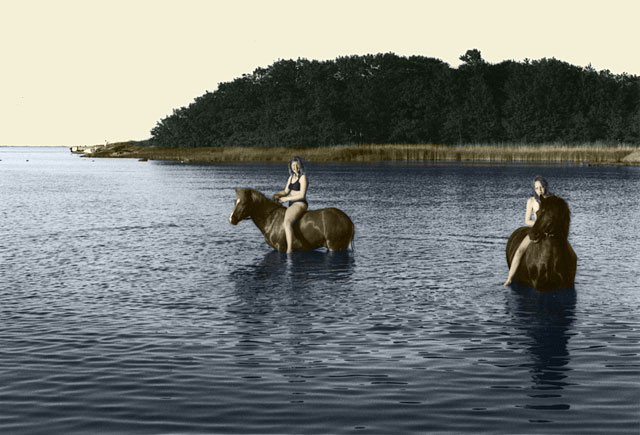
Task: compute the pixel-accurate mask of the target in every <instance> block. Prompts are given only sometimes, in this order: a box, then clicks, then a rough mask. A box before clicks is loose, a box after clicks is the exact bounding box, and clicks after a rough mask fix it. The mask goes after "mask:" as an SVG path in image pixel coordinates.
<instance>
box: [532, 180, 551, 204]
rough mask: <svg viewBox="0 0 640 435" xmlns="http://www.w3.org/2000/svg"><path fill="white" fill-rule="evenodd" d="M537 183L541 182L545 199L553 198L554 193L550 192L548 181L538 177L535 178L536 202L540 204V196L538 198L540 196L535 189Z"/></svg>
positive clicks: (534, 190) (534, 191)
mask: <svg viewBox="0 0 640 435" xmlns="http://www.w3.org/2000/svg"><path fill="white" fill-rule="evenodd" d="M536 181H539V182H540V185H542V188H543V189H544V197H545V198H547V197H549V196H553V193H551V192H549V183H548V182H547V180H545V179H544V177H543V176H542V175H536V176H535V177H534V178H533V186H534V188H533V197H534V198H535V199H536V201H538V202H540V196H538V194H537V193H536V189H535V185H536Z"/></svg>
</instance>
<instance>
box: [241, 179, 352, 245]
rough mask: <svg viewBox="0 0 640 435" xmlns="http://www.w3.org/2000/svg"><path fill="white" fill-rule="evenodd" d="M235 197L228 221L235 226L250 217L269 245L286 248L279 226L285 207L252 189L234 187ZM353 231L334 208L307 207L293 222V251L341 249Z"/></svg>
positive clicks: (349, 240) (347, 217) (283, 235)
mask: <svg viewBox="0 0 640 435" xmlns="http://www.w3.org/2000/svg"><path fill="white" fill-rule="evenodd" d="M236 196H237V199H236V206H235V208H234V209H233V212H232V213H231V216H229V222H230V223H231V224H233V225H237V224H238V222H240V221H241V220H243V219H246V218H249V217H250V218H251V219H252V220H253V222H254V223H255V224H256V226H257V227H258V228H259V229H260V231H261V232H262V234H263V235H264V239H265V240H266V242H267V243H268V244H269V246H271V247H272V248H274V249H277V250H278V251H286V250H287V240H286V237H285V233H284V228H283V226H282V223H283V222H284V214H285V211H286V207H284V206H283V205H282V204H279V203H277V202H275V201H272V200H270V199H268V198H267V197H266V196H264V195H263V194H262V193H260V192H258V191H257V190H255V189H236ZM354 232H355V228H354V225H353V222H352V221H351V219H349V216H347V215H346V214H345V213H344V212H343V211H341V210H339V209H337V208H323V209H318V210H309V211H307V212H306V213H305V214H303V215H302V217H301V218H300V219H299V220H298V221H296V222H295V223H294V224H293V250H294V251H309V250H312V249H317V248H321V247H326V248H328V249H329V250H331V251H341V250H345V249H347V248H348V247H349V245H350V244H351V241H352V240H353V235H354Z"/></svg>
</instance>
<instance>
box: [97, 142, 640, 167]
mask: <svg viewBox="0 0 640 435" xmlns="http://www.w3.org/2000/svg"><path fill="white" fill-rule="evenodd" d="M294 155H300V156H303V157H305V158H306V159H307V160H309V161H311V162H374V161H449V162H494V163H499V162H541V163H543V162H553V163H562V162H577V163H590V164H640V146H637V145H555V144H552V145H483V144H478V145H432V144H424V145H396V144H394V145H376V144H370V145H339V146H328V147H238V146H232V147H209V148H170V147H149V146H140V145H135V144H131V143H119V144H113V145H110V146H108V147H106V148H104V149H101V150H98V151H95V152H94V153H92V154H90V155H88V156H91V157H125V158H139V159H149V160H174V161H182V162H203V163H205V162H286V161H289V159H291V157H292V156H294Z"/></svg>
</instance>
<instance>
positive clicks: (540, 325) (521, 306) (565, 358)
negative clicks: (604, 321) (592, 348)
mask: <svg viewBox="0 0 640 435" xmlns="http://www.w3.org/2000/svg"><path fill="white" fill-rule="evenodd" d="M507 307H508V311H509V312H510V313H511V314H512V315H513V316H514V318H515V320H516V324H515V326H516V328H517V329H519V330H520V331H521V333H522V334H524V336H526V337H528V339H529V340H528V342H527V343H526V349H527V352H528V353H529V356H530V357H531V363H530V364H527V366H529V367H531V381H532V389H533V390H538V391H540V393H535V394H531V395H530V397H532V398H536V399H541V400H540V402H539V403H538V402H536V403H534V404H528V405H526V407H528V408H532V409H556V410H561V409H569V408H570V406H569V405H568V404H566V403H558V399H559V398H560V397H562V395H561V392H560V390H562V389H563V388H565V387H567V386H568V385H570V384H569V382H568V380H567V378H568V376H569V372H570V371H571V368H570V362H571V355H570V353H569V350H568V343H569V339H570V338H571V336H572V335H573V332H572V324H573V321H574V318H575V307H576V292H575V290H573V289H565V290H558V291H555V292H538V291H536V290H535V289H533V288H531V287H525V286H519V285H517V284H516V285H514V286H513V291H512V292H511V297H510V298H509V300H508V304H507Z"/></svg>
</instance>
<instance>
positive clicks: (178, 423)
mask: <svg viewBox="0 0 640 435" xmlns="http://www.w3.org/2000/svg"><path fill="white" fill-rule="evenodd" d="M0 159H1V161H0V195H1V198H2V208H1V209H0V210H1V211H0V219H2V226H1V227H0V228H1V230H0V231H1V234H0V236H1V237H0V432H2V433H11V434H22V433H29V434H40V433H42V434H50V433H65V434H74V433H77V434H84V433H129V434H136V433H143V434H146V433H150V434H151V433H153V434H164V433H181V434H183V433H185V434H186V433H231V434H233V433H277V434H288V433H291V434H297V433H335V434H338V433H355V432H360V433H378V434H390V433H429V432H432V433H443V432H452V433H505V434H506V433H509V434H512V433H549V434H557V433H563V434H589V433H603V434H615V433H629V434H638V433H639V432H640V359H639V357H638V355H639V351H640V345H639V340H640V325H639V323H640V322H639V319H640V304H639V303H640V294H639V291H640V278H639V277H638V271H639V270H640V254H639V251H640V249H639V248H640V221H639V216H640V201H639V198H640V196H639V194H638V192H639V191H640V168H638V167H587V166H548V167H546V166H519V165H509V166H460V165H449V164H439V165H434V164H363V165H345V164H310V165H309V168H308V174H309V179H310V189H309V194H308V198H309V202H310V207H311V208H321V207H327V206H335V207H339V208H341V209H342V210H344V211H345V212H346V213H347V214H349V215H350V216H351V218H352V220H353V221H354V223H355V225H356V252H355V254H354V253H352V252H351V251H349V252H347V253H334V254H330V253H326V252H324V251H320V250H318V251H315V252H312V253H306V254H300V253H298V254H294V255H293V256H292V257H291V258H287V257H286V255H284V254H280V253H277V252H275V251H273V250H272V249H271V248H269V247H268V246H267V244H266V243H265V242H264V239H263V237H262V235H261V234H260V232H259V230H258V229H257V228H256V227H255V226H254V225H253V223H252V222H251V221H244V222H241V223H240V224H239V225H238V226H237V227H233V226H231V225H230V224H229V223H228V222H227V217H228V216H229V213H230V212H231V210H232V207H233V204H234V201H235V193H234V190H233V189H234V188H235V187H253V188H257V189H259V190H261V191H263V192H265V193H267V194H269V195H271V194H272V193H274V192H276V191H278V190H281V189H282V188H283V187H284V183H285V182H286V178H287V172H286V167H285V165H260V164H237V165H184V164H167V163H160V162H138V161H135V160H117V159H96V160H92V159H82V158H79V157H78V156H74V155H71V154H69V152H68V150H66V149H61V148H59V149H25V148H0ZM538 173H540V174H543V175H545V176H546V177H547V179H549V181H550V183H551V187H552V189H553V190H554V191H555V192H556V193H557V194H558V195H560V196H562V197H563V198H565V199H566V200H567V202H568V204H569V206H570V208H571V211H572V225H571V233H570V242H571V243H572V245H573V247H574V249H575V251H576V253H577V255H578V274H577V277H576V290H575V292H572V291H559V292H555V293H551V294H540V293H537V292H535V291H532V290H530V289H526V288H515V289H512V288H504V287H502V282H503V281H504V279H505V278H506V275H507V266H506V261H505V252H504V251H505V246H506V242H507V238H508V236H509V235H510V234H511V232H512V231H513V230H515V229H516V228H517V227H518V226H521V225H522V222H523V221H524V211H525V203H526V199H527V197H528V196H529V194H530V180H531V179H532V178H533V176H534V175H536V174H538Z"/></svg>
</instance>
